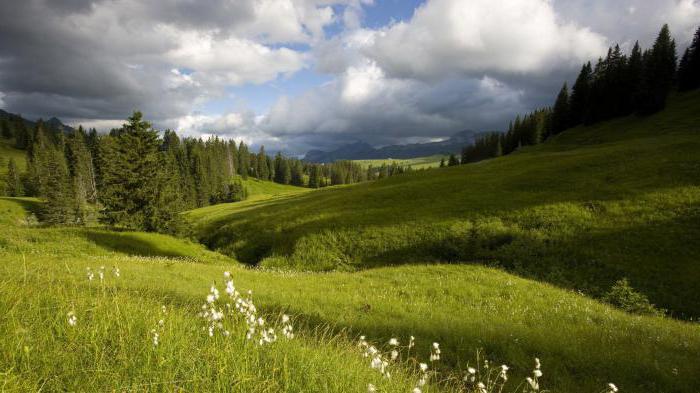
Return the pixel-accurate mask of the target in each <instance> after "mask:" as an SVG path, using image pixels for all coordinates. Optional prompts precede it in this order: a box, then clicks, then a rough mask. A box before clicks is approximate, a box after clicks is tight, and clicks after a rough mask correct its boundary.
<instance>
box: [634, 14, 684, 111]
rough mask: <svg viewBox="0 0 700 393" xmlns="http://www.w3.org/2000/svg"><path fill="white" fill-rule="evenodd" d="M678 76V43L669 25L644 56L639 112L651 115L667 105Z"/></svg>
mask: <svg viewBox="0 0 700 393" xmlns="http://www.w3.org/2000/svg"><path fill="white" fill-rule="evenodd" d="M675 76H676V43H675V41H673V39H672V38H671V33H670V31H669V29H668V25H664V27H663V28H662V29H661V31H660V32H659V35H658V37H657V38H656V41H655V42H654V46H653V47H652V49H651V51H650V52H649V54H648V55H647V56H644V71H643V78H642V80H643V82H642V89H641V93H640V96H639V102H638V107H637V112H638V113H639V114H641V115H649V114H652V113H655V112H658V111H660V110H662V109H664V108H665V107H666V98H667V97H668V94H669V92H670V90H671V87H672V86H673V83H674V79H675Z"/></svg>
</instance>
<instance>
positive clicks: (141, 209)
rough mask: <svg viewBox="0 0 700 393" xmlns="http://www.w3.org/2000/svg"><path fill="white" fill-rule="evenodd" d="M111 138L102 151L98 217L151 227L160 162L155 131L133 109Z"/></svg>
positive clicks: (124, 223)
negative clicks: (126, 120) (132, 112)
mask: <svg viewBox="0 0 700 393" xmlns="http://www.w3.org/2000/svg"><path fill="white" fill-rule="evenodd" d="M110 139H113V140H112V141H110V143H108V144H105V146H104V147H105V150H104V151H103V152H102V153H101V154H102V156H103V167H102V192H101V193H100V201H101V202H102V205H103V206H104V208H103V210H102V217H101V220H102V221H103V222H105V223H107V224H109V225H116V226H120V227H126V228H132V229H141V230H147V231H150V230H154V229H155V221H156V220H155V216H156V214H157V209H158V206H157V192H158V190H157V185H158V175H159V173H158V171H159V170H160V165H162V162H161V160H160V157H159V149H160V141H159V140H158V134H157V132H156V131H154V130H153V129H152V128H151V125H150V124H149V123H148V122H146V121H144V120H143V115H142V114H141V112H134V114H133V115H132V116H131V117H130V118H129V120H128V123H126V124H124V126H123V127H122V129H121V130H120V131H119V132H118V133H117V134H116V136H113V137H111V138H110Z"/></svg>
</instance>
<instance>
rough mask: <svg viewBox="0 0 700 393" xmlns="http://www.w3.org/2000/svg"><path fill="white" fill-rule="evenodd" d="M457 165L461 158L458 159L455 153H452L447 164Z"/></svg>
mask: <svg viewBox="0 0 700 393" xmlns="http://www.w3.org/2000/svg"><path fill="white" fill-rule="evenodd" d="M457 165H459V160H457V157H456V156H455V155H454V154H450V157H449V159H448V160H447V166H457Z"/></svg>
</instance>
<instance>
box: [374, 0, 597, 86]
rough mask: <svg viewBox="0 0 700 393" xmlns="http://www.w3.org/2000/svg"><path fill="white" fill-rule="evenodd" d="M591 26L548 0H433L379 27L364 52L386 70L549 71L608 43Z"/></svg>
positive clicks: (430, 74)
mask: <svg viewBox="0 0 700 393" xmlns="http://www.w3.org/2000/svg"><path fill="white" fill-rule="evenodd" d="M605 47H606V46H605V39H604V38H603V37H602V36H600V35H599V34H597V33H594V32H593V31H591V30H590V29H588V28H582V27H579V26H577V25H576V24H574V23H571V22H564V21H561V20H558V18H557V15H556V13H555V12H554V9H553V7H552V4H551V2H550V1H547V0H501V1H497V2H494V1H491V0H469V1H463V0H433V1H430V2H428V3H426V4H425V5H423V6H422V7H420V8H418V9H417V10H416V12H415V14H414V16H413V18H412V19H411V20H410V21H408V22H399V23H397V24H394V25H392V26H390V27H388V28H386V29H383V30H380V31H378V32H377V36H376V38H375V40H374V42H373V43H372V44H371V45H370V46H368V47H367V48H366V49H365V50H364V53H366V54H367V55H368V56H369V57H371V58H372V59H374V60H375V61H377V63H378V64H380V66H381V67H382V68H383V69H384V70H386V71H387V72H388V73H389V74H391V75H397V76H401V77H413V78H427V79H435V78H440V77H442V76H444V75H478V74H484V73H490V74H502V73H520V74H522V73H540V74H541V73H547V72H550V71H551V70H552V69H555V68H559V67H562V66H567V65H570V64H580V63H581V62H583V61H584V60H587V59H589V58H591V57H594V56H597V55H599V54H600V53H602V52H603V51H604V50H605Z"/></svg>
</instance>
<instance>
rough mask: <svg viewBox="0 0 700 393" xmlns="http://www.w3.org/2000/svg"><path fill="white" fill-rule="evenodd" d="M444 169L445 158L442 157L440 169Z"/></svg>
mask: <svg viewBox="0 0 700 393" xmlns="http://www.w3.org/2000/svg"><path fill="white" fill-rule="evenodd" d="M444 167H445V158H444V157H443V158H441V159H440V168H444ZM380 177H381V172H380Z"/></svg>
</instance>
